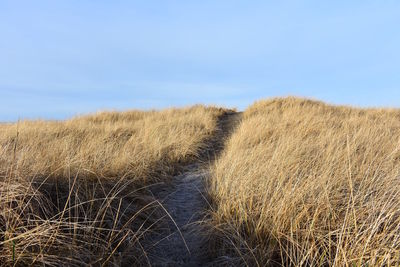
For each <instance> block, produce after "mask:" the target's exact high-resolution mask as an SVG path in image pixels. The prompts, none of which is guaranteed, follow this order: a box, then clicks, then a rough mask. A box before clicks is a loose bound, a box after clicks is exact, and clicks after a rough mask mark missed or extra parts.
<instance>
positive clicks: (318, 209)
mask: <svg viewBox="0 0 400 267" xmlns="http://www.w3.org/2000/svg"><path fill="white" fill-rule="evenodd" d="M213 172H214V174H213V177H212V178H213V179H212V180H211V183H212V185H211V186H212V187H211V195H212V196H213V198H214V200H215V201H216V203H217V207H216V210H215V214H214V222H215V223H216V228H217V229H219V230H220V232H222V233H223V235H224V237H223V238H224V239H225V241H226V242H225V243H224V244H223V245H225V246H226V248H227V249H229V247H233V249H234V250H235V249H236V250H237V251H239V252H240V256H241V257H242V258H243V260H244V261H246V262H247V264H251V265H253V264H258V265H274V264H276V265H284V266H310V265H311V266H326V265H329V266H331V265H332V266H333V265H336V266H360V265H365V266H382V265H385V266H391V265H394V264H398V263H399V262H400V111H399V110H395V109H358V108H350V107H342V106H330V105H326V104H324V103H321V102H316V101H310V100H304V99H296V98H286V99H273V100H269V101H260V102H257V103H255V104H254V105H253V106H251V107H250V108H249V109H247V110H246V111H245V113H244V116H243V120H242V122H241V124H240V126H239V128H238V129H237V130H236V132H235V133H234V134H233V135H232V137H231V138H230V140H229V141H228V143H227V147H226V150H225V151H224V153H223V154H222V156H221V158H220V159H219V160H217V162H216V163H215V166H214V167H213ZM225 253H226V251H225Z"/></svg>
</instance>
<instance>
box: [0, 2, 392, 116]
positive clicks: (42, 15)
mask: <svg viewBox="0 0 400 267" xmlns="http://www.w3.org/2000/svg"><path fill="white" fill-rule="evenodd" d="M288 95H294V96H302V97H309V98H314V99H320V100H324V101H327V102H329V103H333V104H346V105H347V104H349V105H356V106H373V107H375V106H391V107H400V1H395V0H392V1H390V0H387V1H378V0H376V1H368V0H364V1H357V0H354V1H340V0H339V1H234V0H230V1H228V0H217V1H216V0H202V1H168V0H164V1H161V0H160V1H158V0H151V1H122V0H113V1H106V0H84V1H82V0H65V1H63V0H58V1H54V0H49V1H43V0H35V1H30V0H29V1H28V0H26V1H24V0H10V1H8V0H0V121H15V120H18V119H25V118H29V119H37V118H42V119H64V118H68V117H71V116H73V115H76V114H84V113H90V112H94V111H97V110H126V109H153V108H156V109H158V108H165V107H170V106H187V105H191V104H194V103H204V104H216V105H222V106H226V107H237V108H238V109H239V110H243V109H245V108H246V107H247V106H248V105H250V104H251V103H253V102H254V101H255V100H258V99H262V98H270V97H277V96H288Z"/></svg>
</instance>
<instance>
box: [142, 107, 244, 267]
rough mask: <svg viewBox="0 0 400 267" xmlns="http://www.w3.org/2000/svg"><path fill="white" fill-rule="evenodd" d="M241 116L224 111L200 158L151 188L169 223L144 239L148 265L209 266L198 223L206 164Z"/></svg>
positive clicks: (201, 214)
mask: <svg viewBox="0 0 400 267" xmlns="http://www.w3.org/2000/svg"><path fill="white" fill-rule="evenodd" d="M240 118H241V113H233V112H232V113H227V114H225V115H224V116H222V118H221V119H220V120H219V122H218V128H219V129H218V131H217V133H216V135H215V136H213V138H212V139H211V140H210V141H209V149H207V150H205V151H202V153H201V160H199V162H196V163H193V164H191V165H188V166H186V167H185V168H184V169H185V171H184V172H183V173H182V174H180V175H178V176H175V177H173V178H172V182H170V183H166V184H163V185H159V186H157V187H155V188H153V189H152V193H153V195H154V196H155V198H156V199H158V200H159V201H160V203H161V204H162V206H163V209H165V211H166V212H165V213H168V215H167V216H170V217H171V218H170V219H169V223H168V225H167V226H166V227H164V229H162V230H161V231H158V232H156V233H152V235H151V236H150V237H149V238H148V239H147V242H146V243H147V244H145V245H144V249H145V251H146V253H147V257H148V262H149V264H150V265H151V266H212V265H213V259H212V257H211V256H210V254H209V247H210V246H209V242H210V241H211V238H212V237H210V236H207V232H208V231H207V229H205V226H204V225H202V224H201V222H202V221H204V218H205V216H207V213H206V211H207V208H208V207H209V204H208V203H207V197H206V188H205V180H206V178H207V176H208V175H209V173H208V172H209V168H208V167H209V166H208V164H209V163H210V162H212V161H213V160H215V159H216V158H217V157H218V155H219V153H220V152H221V151H222V150H223V146H224V141H225V140H226V139H227V138H228V137H229V135H230V134H231V132H232V131H233V129H234V127H235V126H236V125H237V123H238V122H239V120H240Z"/></svg>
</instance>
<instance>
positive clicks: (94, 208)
mask: <svg viewBox="0 0 400 267" xmlns="http://www.w3.org/2000/svg"><path fill="white" fill-rule="evenodd" d="M223 113H224V110H222V109H218V108H207V107H203V106H195V107H192V108H185V109H168V110H164V111H150V112H140V111H132V112H122V113H118V112H104V113H99V114H95V115H91V116H83V117H78V118H73V119H71V120H67V121H56V122H49V121H22V122H19V123H16V124H3V125H0V265H2V266H3V265H18V266H20V265H49V266H58V265H65V264H68V265H76V266H82V265H86V264H93V265H95V266H100V265H106V266H110V265H115V266H119V265H120V264H128V265H132V264H145V263H146V252H145V251H143V250H142V248H141V245H140V242H141V239H142V238H144V236H145V235H146V232H148V231H149V230H150V229H152V228H153V226H154V225H157V224H159V223H161V222H160V220H162V219H163V216H164V217H165V214H164V215H160V214H156V213H157V210H158V209H155V206H156V205H157V204H158V203H157V202H156V201H155V200H154V199H153V198H152V197H151V196H150V195H148V193H147V191H146V186H149V185H151V184H152V183H156V182H160V181H167V180H168V177H169V175H171V174H173V173H174V172H175V171H177V170H178V169H179V167H180V166H182V164H184V163H187V162H189V161H191V160H193V159H194V158H196V157H198V156H199V153H200V151H201V150H203V149H205V148H206V146H207V143H208V139H210V137H211V136H212V135H213V134H214V133H215V131H216V130H217V120H218V118H219V116H221V115H222V114H223Z"/></svg>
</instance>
